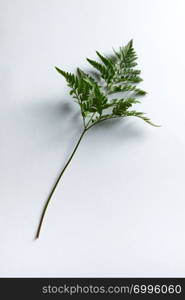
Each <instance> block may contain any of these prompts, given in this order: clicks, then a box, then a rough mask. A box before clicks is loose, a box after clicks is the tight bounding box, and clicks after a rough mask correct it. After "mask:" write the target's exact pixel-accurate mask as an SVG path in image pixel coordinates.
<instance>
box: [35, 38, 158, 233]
mask: <svg viewBox="0 0 185 300" xmlns="http://www.w3.org/2000/svg"><path fill="white" fill-rule="evenodd" d="M96 54H97V56H98V59H99V61H95V60H92V59H89V58H87V61H88V62H89V63H90V65H91V66H92V67H93V68H94V69H95V70H94V69H93V72H92V74H91V73H88V74H87V73H86V72H84V71H83V70H81V69H79V68H78V69H77V72H76V74H72V73H68V72H65V71H63V70H61V69H59V68H58V67H56V70H57V71H58V73H59V74H61V75H62V76H63V77H64V78H65V80H66V81H67V84H68V86H69V88H70V95H71V96H72V97H73V98H74V99H75V102H77V103H78V105H79V106H80V111H81V115H82V119H83V131H82V133H81V135H80V138H79V140H78V142H77V144H76V146H75V148H74V150H73V152H72V154H71V156H70V157H69V160H68V161H67V163H66V165H65V166H64V168H63V170H62V171H61V173H60V175H59V177H58V179H57V181H56V182H55V184H54V186H53V188H52V190H51V192H50V194H49V197H48V199H47V201H46V204H45V206H44V209H43V212H42V215H41V219H40V222H39V226H38V230H37V233H36V238H38V237H39V234H40V230H41V226H42V223H43V219H44V216H45V213H46V210H47V207H48V204H49V202H50V200H51V197H52V195H53V193H54V191H55V189H56V187H57V185H58V183H59V181H60V179H61V177H62V175H63V173H64V172H65V169H66V168H67V166H68V165H69V163H70V161H71V159H72V158H73V156H74V154H75V152H76V150H77V148H78V146H79V144H80V141H81V140H82V138H83V136H84V134H85V133H86V132H87V131H88V130H89V129H90V128H92V127H93V126H95V125H96V124H98V123H100V122H103V121H106V120H110V119H116V118H125V117H130V116H133V117H138V118H140V119H142V120H144V121H145V122H147V123H149V124H150V125H153V126H158V125H155V124H154V123H152V122H151V121H150V119H149V118H148V117H146V116H145V114H144V113H143V112H140V111H136V110H134V109H132V107H133V105H134V104H136V103H140V101H139V100H138V99H141V97H142V96H144V95H146V92H145V91H144V90H142V89H139V88H138V83H140V82H141V81H142V78H141V77H140V73H141V71H140V70H138V69H136V66H137V62H136V61H137V55H136V52H135V50H134V48H133V41H132V40H131V41H129V43H128V44H127V45H126V46H123V47H120V48H119V50H118V51H115V50H114V53H113V55H112V56H110V57H107V56H105V55H102V54H101V53H99V52H98V51H96Z"/></svg>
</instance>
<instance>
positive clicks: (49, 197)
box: [35, 128, 87, 239]
mask: <svg viewBox="0 0 185 300" xmlns="http://www.w3.org/2000/svg"><path fill="white" fill-rule="evenodd" d="M86 131H87V129H86V128H85V129H84V130H83V132H82V134H81V135H80V138H79V140H78V142H77V144H76V146H75V148H74V150H73V152H72V154H71V156H70V157H69V159H68V161H67V163H66V164H65V166H64V168H63V169H62V171H61V173H60V175H59V176H58V178H57V180H56V182H55V184H54V186H53V188H52V190H51V192H50V194H49V196H48V199H47V201H46V203H45V205H44V208H43V211H42V215H41V218H40V222H39V226H38V229H37V233H36V236H35V239H38V238H39V235H40V231H41V227H42V223H43V220H44V216H45V214H46V211H47V208H48V205H49V203H50V200H51V198H52V195H53V193H54V191H55V189H56V187H57V185H58V183H59V181H60V179H61V177H62V175H63V174H64V172H65V170H66V168H67V166H68V165H69V163H70V162H71V160H72V158H73V156H74V154H75V152H76V150H77V148H78V146H79V144H80V142H81V140H82V138H83V136H84V134H85V132H86Z"/></svg>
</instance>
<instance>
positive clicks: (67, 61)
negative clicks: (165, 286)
mask: <svg viewBox="0 0 185 300" xmlns="http://www.w3.org/2000/svg"><path fill="white" fill-rule="evenodd" d="M184 28H185V1H183V0H173V1H171V0H93V1H90V0H39V1H38V0H32V1H28V0H27V1H25V0H0V276H1V277H4V276H6V277H30V276H31V277H39V276H43V277H67V276H68V277H72V276H74V277H79V276H82V277H86V276H89V277H91V276H92V277H98V276H99V277H101V276H105V277H111V276H112V277H117V276H119V277H128V276H129V277H134V276H138V277H140V276H146V277H148V276H160V277H162V276H185V185H184V177H185V134H184V131H185V97H184V86H185V85H184V80H185V58H184V54H185V32H184V31H185V30H184ZM131 38H133V39H134V46H135V48H136V51H137V53H138V56H139V60H138V63H139V68H140V69H141V70H142V77H143V78H144V81H143V82H142V84H141V85H140V87H141V88H143V89H145V90H147V91H148V95H147V96H146V97H145V98H144V99H143V102H142V104H140V106H139V110H140V111H144V112H147V116H149V117H150V118H151V119H152V121H153V122H155V123H157V124H160V125H162V127H160V128H155V127H152V126H150V125H148V124H147V123H145V122H143V121H142V120H140V119H137V118H127V119H126V120H122V121H121V120H120V121H119V122H110V123H108V122H109V121H108V122H107V123H106V124H104V125H103V124H102V126H97V128H93V129H92V130H91V131H89V132H88V134H87V135H86V136H85V138H84V140H83V141H82V143H81V145H80V147H79V150H78V152H77V153H76V156H75V158H74V160H73V161H72V163H71V165H70V167H69V168H68V169H67V171H66V173H65V175H64V177H63V179H62V181H61V182H60V184H59V186H58V188H57V190H56V193H55V194H54V196H53V199H52V202H51V204H50V206H49V210H48V212H47V215H46V218H45V221H44V224H43V229H42V232H41V236H40V239H39V240H37V241H34V235H35V232H36V228H37V225H38V221H39V217H40V214H41V211H42V208H43V205H44V203H45V201H46V198H47V196H48V193H49V191H50V189H51V186H52V185H53V183H54V181H55V180H56V178H57V175H58V174H59V172H60V170H61V168H62V166H63V165H64V163H65V161H66V159H67V158H68V157H69V155H70V153H71V151H72V149H73V147H74V145H75V143H76V141H77V139H78V137H79V135H80V133H81V130H82V123H81V118H80V114H79V108H78V106H77V104H75V103H73V101H72V100H71V98H70V97H69V96H68V89H67V87H66V83H65V81H64V79H63V78H62V77H60V75H59V74H58V73H57V72H56V71H55V69H54V66H55V65H57V66H59V67H61V68H63V69H64V70H67V71H70V72H73V71H75V68H76V67H77V66H80V67H82V68H84V69H88V68H89V66H88V63H87V62H86V60H85V58H86V57H90V58H96V56H95V50H99V51H101V52H103V53H105V54H109V53H111V51H112V47H113V48H115V49H116V48H118V47H119V46H122V45H124V44H126V43H127V42H128V41H129V40H130V39H131Z"/></svg>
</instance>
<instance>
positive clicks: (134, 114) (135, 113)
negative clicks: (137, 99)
mask: <svg viewBox="0 0 185 300" xmlns="http://www.w3.org/2000/svg"><path fill="white" fill-rule="evenodd" d="M144 115H145V113H143V112H139V111H135V110H131V111H126V112H125V116H127V117H130V116H132V117H137V118H140V119H142V120H143V121H145V122H147V123H148V124H150V125H152V126H154V127H160V125H156V124H154V123H153V122H152V121H151V120H150V119H149V118H148V117H145V116H144Z"/></svg>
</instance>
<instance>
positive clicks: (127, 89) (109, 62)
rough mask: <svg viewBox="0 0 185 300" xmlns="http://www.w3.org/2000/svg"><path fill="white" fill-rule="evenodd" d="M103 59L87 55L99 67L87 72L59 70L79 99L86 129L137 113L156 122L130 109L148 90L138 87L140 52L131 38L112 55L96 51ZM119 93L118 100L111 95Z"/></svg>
mask: <svg viewBox="0 0 185 300" xmlns="http://www.w3.org/2000/svg"><path fill="white" fill-rule="evenodd" d="M96 54H97V56H98V58H99V61H96V60H92V59H89V58H87V61H88V62H89V63H90V65H91V66H92V67H93V68H94V69H95V71H94V70H93V72H92V74H93V75H90V74H87V73H85V72H84V71H82V70H81V69H79V68H78V69H77V73H76V74H71V73H68V72H65V71H63V70H61V69H59V68H57V67H56V70H57V71H58V72H59V73H60V74H61V75H62V76H63V77H64V78H65V79H66V81H67V83H68V86H69V87H70V95H72V96H73V98H75V99H76V102H77V103H78V104H79V106H80V109H81V114H82V117H83V122H84V127H85V129H89V128H90V127H92V126H94V125H95V124H97V123H99V122H100V121H104V120H108V119H113V118H118V117H128V116H135V117H138V118H140V119H142V120H144V121H145V122H147V123H149V124H150V125H153V126H157V125H155V124H153V123H152V122H151V121H150V119H149V118H147V117H145V116H144V113H142V112H137V111H135V110H130V109H131V108H132V106H133V105H135V104H137V103H140V101H138V100H137V97H139V98H141V97H142V96H144V95H146V92H145V91H144V90H142V89H139V88H138V87H137V84H138V83H139V82H141V81H142V78H141V77H140V73H141V71H140V70H137V69H136V66H137V62H136V61H137V55H136V52H135V50H134V48H133V41H132V40H131V41H130V42H129V43H128V44H127V45H126V46H123V47H120V48H119V50H118V51H115V50H114V54H113V55H112V56H110V57H108V56H104V55H102V54H101V53H100V52H98V51H96ZM114 94H117V95H118V96H117V98H116V99H111V95H114Z"/></svg>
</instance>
